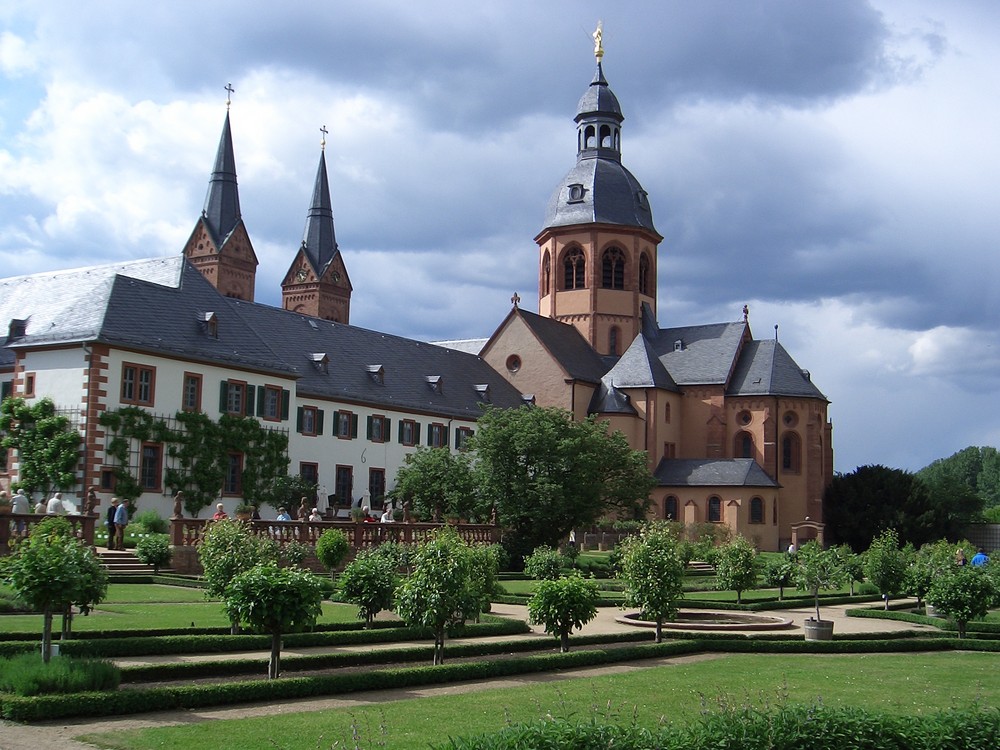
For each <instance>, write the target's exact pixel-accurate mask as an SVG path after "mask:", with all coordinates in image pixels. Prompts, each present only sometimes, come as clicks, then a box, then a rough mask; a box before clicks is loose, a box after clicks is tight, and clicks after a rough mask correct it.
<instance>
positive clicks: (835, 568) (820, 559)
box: [795, 541, 844, 641]
mask: <svg viewBox="0 0 1000 750" xmlns="http://www.w3.org/2000/svg"><path fill="white" fill-rule="evenodd" d="M843 581H844V568H843V566H842V565H841V563H840V557H839V555H838V554H837V553H836V551H835V550H832V549H823V548H822V547H820V546H819V544H818V543H817V542H815V541H811V542H806V543H805V544H803V545H802V548H801V549H799V551H798V552H797V553H796V555H795V587H796V588H797V589H799V590H800V591H808V592H809V593H810V594H812V597H813V603H814V604H815V606H816V617H815V618H812V617H810V618H809V619H808V620H806V621H805V623H804V625H803V627H804V628H805V638H806V640H807V641H830V640H833V620H824V619H823V618H822V617H821V616H820V611H819V592H820V589H835V588H838V587H839V586H840V585H841V584H842V583H843Z"/></svg>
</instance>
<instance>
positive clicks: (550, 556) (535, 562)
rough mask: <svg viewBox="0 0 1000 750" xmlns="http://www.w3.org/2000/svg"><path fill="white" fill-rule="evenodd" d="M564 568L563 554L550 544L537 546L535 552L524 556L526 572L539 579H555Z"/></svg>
mask: <svg viewBox="0 0 1000 750" xmlns="http://www.w3.org/2000/svg"><path fill="white" fill-rule="evenodd" d="M562 568H563V556H562V555H560V554H559V551H558V550H555V549H552V547H549V546H548V545H545V544H543V545H541V546H539V547H535V550H534V552H532V553H531V554H530V555H528V556H527V557H526V558H524V572H525V573H526V574H527V575H529V576H531V577H532V578H535V579H537V580H539V581H554V580H556V579H557V578H558V577H559V574H560V573H561V572H562Z"/></svg>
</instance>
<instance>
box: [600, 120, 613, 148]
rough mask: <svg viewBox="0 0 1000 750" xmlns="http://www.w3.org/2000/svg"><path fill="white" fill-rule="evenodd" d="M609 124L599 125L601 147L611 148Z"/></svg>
mask: <svg viewBox="0 0 1000 750" xmlns="http://www.w3.org/2000/svg"><path fill="white" fill-rule="evenodd" d="M611 146H612V142H611V126H609V125H601V148H611Z"/></svg>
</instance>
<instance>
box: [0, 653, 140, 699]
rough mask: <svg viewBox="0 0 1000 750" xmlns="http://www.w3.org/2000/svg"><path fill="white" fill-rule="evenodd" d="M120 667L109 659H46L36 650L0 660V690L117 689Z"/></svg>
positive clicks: (40, 692)
mask: <svg viewBox="0 0 1000 750" xmlns="http://www.w3.org/2000/svg"><path fill="white" fill-rule="evenodd" d="M120 681H121V671H120V670H119V669H118V667H116V666H115V665H114V664H112V663H111V662H109V661H101V660H97V659H74V658H71V657H69V656H53V657H52V658H51V659H50V660H49V662H48V663H46V662H43V661H42V659H41V657H40V656H39V655H38V654H37V653H30V654H21V655H20V656H13V657H11V658H9V659H4V660H3V661H0V692H3V693H14V694H15V695H45V694H48V693H81V692H88V691H91V690H117V689H118V683H119V682H120Z"/></svg>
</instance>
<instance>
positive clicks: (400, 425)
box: [396, 419, 403, 443]
mask: <svg viewBox="0 0 1000 750" xmlns="http://www.w3.org/2000/svg"><path fill="white" fill-rule="evenodd" d="M398 432H399V434H398V435H397V436H396V442H397V443H402V442H403V420H402V419H401V420H399V430H398Z"/></svg>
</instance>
